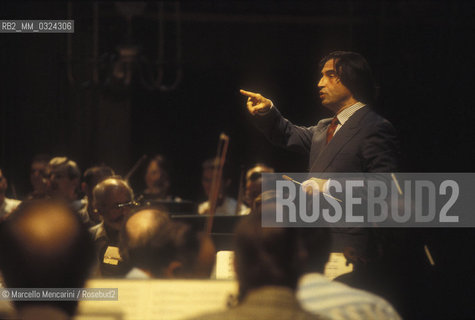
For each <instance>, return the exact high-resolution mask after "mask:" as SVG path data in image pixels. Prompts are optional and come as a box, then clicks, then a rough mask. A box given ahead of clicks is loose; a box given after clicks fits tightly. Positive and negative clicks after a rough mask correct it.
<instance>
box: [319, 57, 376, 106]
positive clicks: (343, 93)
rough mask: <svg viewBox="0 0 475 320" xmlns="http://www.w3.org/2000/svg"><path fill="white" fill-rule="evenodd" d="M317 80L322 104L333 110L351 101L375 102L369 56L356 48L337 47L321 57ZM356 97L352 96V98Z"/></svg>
mask: <svg viewBox="0 0 475 320" xmlns="http://www.w3.org/2000/svg"><path fill="white" fill-rule="evenodd" d="M319 68H320V73H321V78H320V81H319V83H318V88H319V92H320V98H321V100H322V104H323V105H324V106H325V107H327V108H328V109H330V110H332V111H338V109H339V107H341V106H342V105H345V104H347V103H348V101H353V100H354V101H360V102H363V103H366V104H372V103H373V101H374V99H375V85H374V81H373V75H372V72H371V68H370V67H369V64H368V62H367V61H366V59H365V58H364V57H363V56H362V55H360V54H359V53H356V52H349V51H335V52H332V53H330V54H329V55H327V56H326V57H324V58H323V59H322V60H321V61H320V65H319ZM351 98H353V100H351Z"/></svg>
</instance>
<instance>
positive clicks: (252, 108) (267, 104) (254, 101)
mask: <svg viewBox="0 0 475 320" xmlns="http://www.w3.org/2000/svg"><path fill="white" fill-rule="evenodd" d="M239 92H241V94H242V95H244V96H246V97H247V103H246V106H247V110H249V113H251V114H252V115H256V114H259V113H260V114H264V113H267V112H268V111H269V110H270V108H271V107H272V101H270V100H269V99H267V98H266V97H263V96H262V95H260V94H259V93H254V92H250V91H245V90H239Z"/></svg>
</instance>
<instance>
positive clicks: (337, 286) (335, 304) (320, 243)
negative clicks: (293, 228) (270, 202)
mask: <svg viewBox="0 0 475 320" xmlns="http://www.w3.org/2000/svg"><path fill="white" fill-rule="evenodd" d="M300 235H301V239H302V241H301V243H302V245H303V247H304V251H305V256H306V257H307V259H306V264H305V266H306V268H305V269H306V270H305V271H306V272H307V273H306V274H304V275H303V276H302V277H301V279H300V281H299V289H298V294H297V297H298V299H299V301H300V302H301V303H302V306H303V307H304V308H305V309H306V310H308V311H310V312H312V313H315V314H319V315H323V316H325V317H328V318H329V319H333V320H365V319H380V320H389V319H391V320H399V319H401V317H400V316H399V314H398V313H397V312H396V311H395V310H394V308H393V307H392V306H391V305H390V304H389V303H388V302H387V301H386V300H384V299H383V298H381V297H379V296H377V295H375V294H372V293H369V292H367V291H363V290H358V289H354V288H352V287H349V286H347V285H345V284H343V283H340V282H339V281H331V280H329V279H328V278H326V277H325V276H324V275H323V271H324V268H325V264H326V263H327V262H328V258H329V254H330V248H331V235H330V229H328V228H303V229H301V230H300Z"/></svg>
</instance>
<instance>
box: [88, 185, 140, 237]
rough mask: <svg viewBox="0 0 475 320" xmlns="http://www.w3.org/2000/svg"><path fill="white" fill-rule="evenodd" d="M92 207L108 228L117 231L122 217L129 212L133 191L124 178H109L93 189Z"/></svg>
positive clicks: (125, 216)
mask: <svg viewBox="0 0 475 320" xmlns="http://www.w3.org/2000/svg"><path fill="white" fill-rule="evenodd" d="M93 198H94V200H93V207H94V209H95V210H97V213H99V214H100V215H101V216H102V218H103V220H104V225H105V226H106V227H107V228H109V230H115V231H119V230H120V229H121V228H122V224H123V222H124V219H125V218H127V217H128V216H129V215H130V213H131V202H132V200H133V198H134V192H133V191H132V189H131V188H130V186H129V185H128V184H127V182H125V181H124V180H122V179H120V178H109V179H106V180H104V181H102V182H100V183H99V184H98V185H97V186H96V187H95V188H94V191H93Z"/></svg>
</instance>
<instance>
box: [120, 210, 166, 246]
mask: <svg viewBox="0 0 475 320" xmlns="http://www.w3.org/2000/svg"><path fill="white" fill-rule="evenodd" d="M170 223H171V221H170V218H169V217H168V214H166V213H164V212H161V211H158V210H151V209H150V210H141V211H139V212H137V213H135V214H134V215H132V216H131V217H130V218H129V219H128V220H127V223H126V224H125V234H126V236H127V239H128V243H127V245H128V247H129V248H136V247H140V246H144V245H147V244H148V243H150V241H151V240H152V239H153V238H154V237H156V236H157V235H159V234H160V233H161V232H160V231H161V230H163V229H165V228H167V227H168V225H169V224H170Z"/></svg>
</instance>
